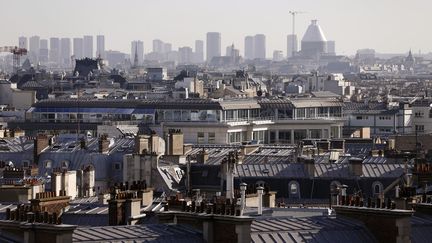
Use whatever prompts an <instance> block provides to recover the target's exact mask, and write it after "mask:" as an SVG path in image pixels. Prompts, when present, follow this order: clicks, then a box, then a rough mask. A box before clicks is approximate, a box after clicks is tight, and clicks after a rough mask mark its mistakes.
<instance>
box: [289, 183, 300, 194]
mask: <svg viewBox="0 0 432 243" xmlns="http://www.w3.org/2000/svg"><path fill="white" fill-rule="evenodd" d="M288 190H289V191H288V194H289V195H288V196H289V198H300V185H299V183H298V182H297V181H290V183H288Z"/></svg>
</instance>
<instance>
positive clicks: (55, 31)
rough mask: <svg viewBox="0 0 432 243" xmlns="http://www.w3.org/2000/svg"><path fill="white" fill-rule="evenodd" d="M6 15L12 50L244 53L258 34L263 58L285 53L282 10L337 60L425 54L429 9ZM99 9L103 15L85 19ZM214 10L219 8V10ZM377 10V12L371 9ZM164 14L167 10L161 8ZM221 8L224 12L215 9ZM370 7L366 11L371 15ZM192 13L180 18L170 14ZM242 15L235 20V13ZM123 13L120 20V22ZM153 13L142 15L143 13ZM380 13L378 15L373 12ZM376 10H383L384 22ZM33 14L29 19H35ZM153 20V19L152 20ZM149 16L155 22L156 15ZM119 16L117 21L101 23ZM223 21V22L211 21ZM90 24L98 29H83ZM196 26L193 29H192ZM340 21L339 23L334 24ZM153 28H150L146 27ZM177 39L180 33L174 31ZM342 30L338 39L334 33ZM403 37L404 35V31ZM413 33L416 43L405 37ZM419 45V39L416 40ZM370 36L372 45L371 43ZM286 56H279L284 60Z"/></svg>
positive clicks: (145, 5)
mask: <svg viewBox="0 0 432 243" xmlns="http://www.w3.org/2000/svg"><path fill="white" fill-rule="evenodd" d="M6 2H8V6H10V9H22V10H23V13H22V14H21V15H20V18H21V19H22V21H20V23H19V24H18V26H6V27H5V30H6V32H5V34H3V35H2V36H1V37H0V43H1V45H16V44H17V38H18V37H19V36H28V37H30V36H33V35H39V36H41V38H44V39H47V38H50V37H56V36H58V37H70V38H74V37H82V36H84V35H94V36H95V35H99V34H101V35H105V38H106V45H107V46H106V48H105V49H107V50H109V49H112V50H119V51H122V52H125V53H128V52H129V50H130V41H132V40H142V41H143V42H144V48H145V52H149V51H150V49H151V42H152V40H153V39H161V40H163V41H167V42H170V43H172V44H173V47H174V48H173V49H177V48H179V47H183V46H190V47H193V46H194V41H195V40H204V39H205V36H206V33H207V32H220V33H221V36H222V38H221V39H222V40H221V41H222V44H221V46H222V47H224V46H228V45H230V44H232V43H234V44H235V46H236V47H237V48H239V49H240V50H242V51H241V53H243V50H244V37H245V36H248V35H254V34H255V33H262V34H264V35H266V44H267V50H266V51H267V52H266V53H267V55H266V57H267V58H269V57H270V56H271V54H272V53H273V50H284V52H286V36H287V35H288V34H291V32H292V27H291V25H292V18H291V15H289V10H301V11H305V12H307V13H305V14H299V15H298V16H297V19H296V30H297V31H296V32H297V34H298V37H299V41H300V40H301V37H302V36H303V34H304V32H305V30H306V28H307V26H308V25H309V23H310V20H311V19H318V20H319V23H320V25H321V27H322V28H323V30H324V31H325V33H326V36H327V37H328V39H329V40H335V41H336V43H337V45H336V51H337V52H338V53H339V54H342V55H352V54H354V53H355V51H356V50H357V49H363V48H373V49H376V50H377V52H380V53H405V52H407V51H408V50H409V49H412V50H413V51H414V52H415V53H418V51H419V50H422V53H427V52H430V51H431V48H430V47H429V43H430V42H431V41H432V36H431V35H430V34H427V33H426V32H425V31H424V30H425V29H427V26H426V24H427V23H426V22H425V21H423V20H424V19H426V16H427V10H426V9H428V6H432V4H431V3H429V2H427V1H423V0H418V1H415V2H413V3H405V2H404V3H402V2H401V1H389V0H383V1H380V2H378V3H376V2H373V1H371V0H366V1H362V2H361V3H352V4H349V7H345V6H348V5H344V4H343V3H345V2H344V1H341V0H330V1H326V2H325V3H321V2H315V1H312V0H309V1H304V2H302V3H285V2H283V1H273V2H272V3H266V4H262V3H260V2H258V1H236V2H230V3H229V5H226V4H219V2H218V3H213V2H210V1H195V0H192V1H188V2H181V3H177V2H174V1H160V2H159V1H158V2H156V1H146V2H141V1H127V3H129V4H126V5H125V4H122V5H120V4H116V3H114V2H112V1H103V3H102V2H101V1H92V2H86V3H85V4H86V6H87V7H86V8H85V9H82V11H80V12H79V13H77V12H75V11H70V12H68V11H49V10H50V9H73V8H74V7H76V6H79V5H80V2H82V3H84V2H83V1H80V0H79V1H74V2H64V1H60V2H58V1H49V0H48V1H44V2H38V3H32V2H26V1H9V0H6ZM100 4H104V11H102V12H98V11H93V10H94V9H97V8H98V6H100ZM219 5H220V6H219ZM377 5H379V6H377ZM167 6H168V7H167ZM221 6H230V7H229V8H226V7H225V8H222V7H221ZM370 6H373V7H374V8H371V7H370ZM191 7H193V9H194V12H193V13H190V14H186V15H183V16H182V17H181V18H178V16H177V15H176V14H175V13H176V12H175V11H179V12H182V10H184V11H183V12H185V13H186V12H187V11H188V9H192V8H191ZM245 7H247V9H248V11H245V13H243V12H242V11H238V9H241V8H245ZM126 8H127V14H123V12H125V11H124V10H126ZM162 8H163V10H164V11H162V13H160V12H161V11H147V12H145V14H143V9H149V10H152V9H154V10H157V9H162ZM376 9H380V11H378V10H376ZM382 9H391V10H392V11H391V14H388V13H386V12H383V11H382ZM407 9H408V10H410V11H413V12H416V14H415V15H413V16H410V18H400V16H403V14H405V13H406V10H407ZM35 10H36V11H35ZM153 12H154V13H153ZM156 12H157V14H156ZM120 14H122V15H124V16H123V17H122V18H108V17H107V16H118V15H120ZM218 16H223V18H218ZM3 17H4V18H5V21H8V20H10V21H13V20H14V19H16V16H15V14H14V13H12V11H5V13H4V16H3ZM93 18H98V19H100V21H87V22H85V20H86V19H93ZM198 19H199V21H197V20H198ZM341 19H343V21H341ZM154 23H157V24H154ZM182 29H183V30H185V31H181V30H182ZM341 30H343V31H341ZM408 30H409V31H408ZM410 33H416V35H415V36H416V38H414V35H413V34H410ZM419 35H420V37H422V38H418V37H419ZM371 36H374V37H376V38H371ZM285 55H286V53H285Z"/></svg>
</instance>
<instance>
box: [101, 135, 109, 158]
mask: <svg viewBox="0 0 432 243" xmlns="http://www.w3.org/2000/svg"><path fill="white" fill-rule="evenodd" d="M109 144H110V142H109V140H108V134H103V135H102V136H100V137H99V153H102V154H107V153H108V152H109Z"/></svg>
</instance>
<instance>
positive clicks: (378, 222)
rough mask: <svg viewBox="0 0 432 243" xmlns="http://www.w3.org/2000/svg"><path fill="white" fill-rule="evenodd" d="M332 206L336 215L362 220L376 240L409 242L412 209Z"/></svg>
mask: <svg viewBox="0 0 432 243" xmlns="http://www.w3.org/2000/svg"><path fill="white" fill-rule="evenodd" d="M377 200H379V199H377ZM388 201H389V200H388ZM346 203H348V202H346ZM380 203H381V202H380ZM377 204H378V202H377ZM382 204H384V203H382ZM368 206H369V205H368ZM372 206H373V205H372ZM333 208H334V209H335V211H336V217H340V216H342V217H343V218H345V219H346V218H347V217H348V218H352V219H355V220H357V221H360V222H362V223H363V224H364V225H365V226H366V228H367V229H368V230H369V231H370V232H371V233H372V235H373V236H374V237H375V239H376V240H377V242H384V243H387V242H388V243H390V242H411V216H412V214H413V211H412V210H402V209H396V210H394V209H390V208H388V207H387V208H385V207H384V208H383V207H382V206H381V207H379V206H378V207H376V208H374V207H361V206H346V205H345V206H334V207H333Z"/></svg>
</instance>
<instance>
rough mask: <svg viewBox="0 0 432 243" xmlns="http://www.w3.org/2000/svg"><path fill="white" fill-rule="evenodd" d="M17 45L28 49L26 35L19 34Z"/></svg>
mask: <svg viewBox="0 0 432 243" xmlns="http://www.w3.org/2000/svg"><path fill="white" fill-rule="evenodd" d="M18 47H19V48H25V49H27V50H28V40H27V37H25V36H21V37H19V38H18Z"/></svg>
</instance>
